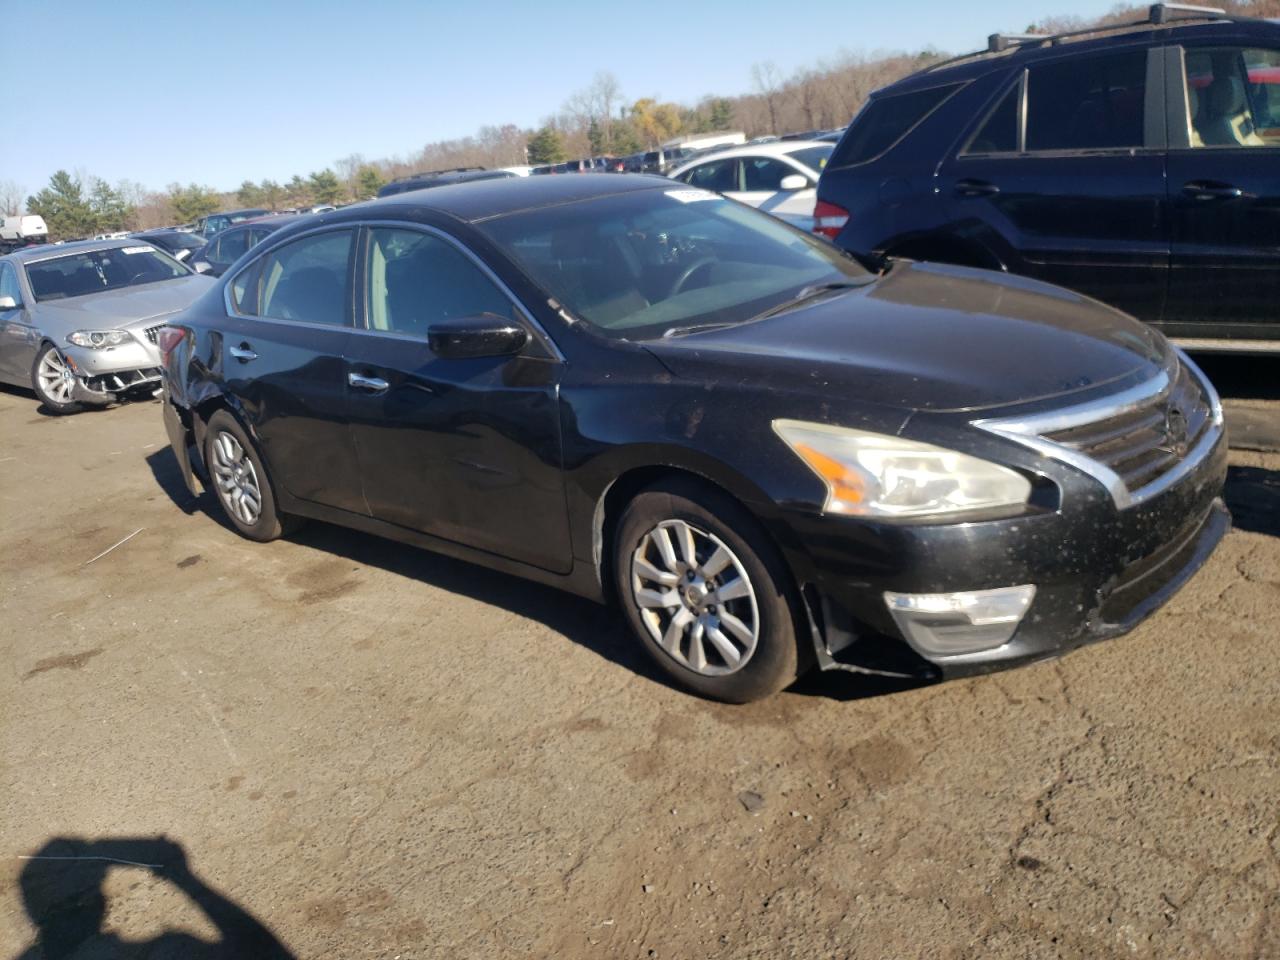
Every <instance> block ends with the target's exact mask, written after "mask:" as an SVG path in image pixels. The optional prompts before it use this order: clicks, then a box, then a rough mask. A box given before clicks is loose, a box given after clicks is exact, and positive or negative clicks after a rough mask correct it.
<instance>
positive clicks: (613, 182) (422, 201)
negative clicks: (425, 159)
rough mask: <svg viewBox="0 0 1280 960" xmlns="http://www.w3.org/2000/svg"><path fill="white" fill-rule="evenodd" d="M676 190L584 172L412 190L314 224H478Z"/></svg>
mask: <svg viewBox="0 0 1280 960" xmlns="http://www.w3.org/2000/svg"><path fill="white" fill-rule="evenodd" d="M658 189H666V190H671V189H673V184H672V182H671V181H670V180H668V179H667V178H666V177H659V176H652V175H649V174H628V173H584V174H580V175H578V176H573V177H503V178H501V179H499V180H473V181H471V182H469V183H452V184H447V185H444V186H439V187H433V188H432V189H430V190H412V191H409V192H406V193H397V194H392V195H391V196H389V197H381V198H379V199H377V200H368V201H365V202H364V203H353V204H351V205H350V206H347V207H343V208H341V209H340V210H335V211H333V212H332V213H321V214H314V215H313V216H312V217H310V218H308V219H314V221H315V222H316V223H322V222H323V223H341V222H345V221H347V220H368V219H376V218H379V217H386V218H388V219H399V218H403V219H407V220H416V219H419V218H421V217H423V216H427V215H430V214H432V213H438V214H444V215H446V216H449V217H453V218H454V219H457V220H462V221H465V222H468V223H476V222H478V221H481V220H490V219H493V218H494V217H501V216H505V215H507V214H511V213H518V212H523V211H526V210H537V209H540V208H543V207H553V206H558V205H560V204H565V203H576V202H578V201H581V200H592V199H595V198H597V197H608V196H615V195H619V194H626V193H635V192H638V191H641V190H658Z"/></svg>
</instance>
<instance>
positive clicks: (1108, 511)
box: [791, 435, 1231, 679]
mask: <svg viewBox="0 0 1280 960" xmlns="http://www.w3.org/2000/svg"><path fill="white" fill-rule="evenodd" d="M1226 467H1227V443H1226V438H1225V435H1223V436H1222V437H1220V438H1219V440H1218V442H1217V443H1216V445H1215V446H1214V447H1213V449H1212V450H1211V451H1210V452H1209V454H1208V455H1207V456H1205V458H1204V459H1203V460H1202V461H1201V462H1200V463H1199V464H1197V465H1196V467H1195V468H1194V469H1193V470H1192V471H1191V472H1190V473H1189V474H1188V475H1187V476H1185V477H1184V478H1182V480H1181V482H1179V483H1178V484H1176V485H1175V486H1173V487H1171V488H1169V489H1168V490H1166V491H1164V492H1163V493H1162V494H1160V495H1159V496H1157V497H1154V498H1152V499H1151V500H1149V501H1146V502H1144V503H1142V504H1140V505H1137V506H1134V507H1130V508H1128V509H1123V510H1120V509H1117V508H1116V507H1115V505H1114V504H1113V503H1111V502H1110V499H1109V497H1107V496H1105V495H1104V494H1103V493H1102V492H1101V491H1100V490H1099V491H1098V492H1097V495H1095V496H1093V497H1090V498H1086V500H1085V502H1080V498H1079V497H1075V498H1073V500H1072V502H1074V503H1076V508H1074V509H1070V510H1062V511H1055V512H1051V513H1045V514H1041V515H1036V516H1025V517H1019V518H1015V519H1010V520H998V521H988V522H975V523H960V524H939V525H905V524H900V525H893V524H884V523H880V524H876V523H855V522H852V521H843V520H839V519H835V518H831V517H821V518H818V517H813V516H808V515H806V516H804V517H802V518H792V523H791V526H792V531H793V532H794V533H795V534H796V539H797V540H798V542H800V543H804V544H805V545H806V549H805V554H806V556H805V558H804V559H803V561H801V562H800V565H799V566H800V567H801V568H805V567H807V569H797V574H798V579H800V581H801V583H802V584H804V585H805V600H806V605H807V607H808V609H809V613H810V616H811V617H812V618H813V621H814V623H813V626H814V628H815V632H816V634H817V640H816V643H817V646H818V660H819V664H820V666H822V667H824V668H826V669H832V668H846V669H853V670H860V671H869V672H873V673H887V674H891V675H899V676H911V677H921V678H929V679H940V678H948V677H955V676H963V675H968V674H974V673H984V672H988V671H991V670H996V669H1001V668H1004V667H1008V666H1014V665H1017V664H1021V663H1028V662H1032V661H1035V660H1041V659H1046V658H1049V657H1055V656H1059V655H1061V654H1063V653H1066V652H1068V651H1070V650H1072V649H1075V648H1076V647H1080V646H1083V645H1085V644H1088V643H1093V642H1096V641H1099V640H1104V639H1107V638H1109V637H1115V636H1118V635H1120V634H1123V633H1126V632H1128V631H1129V630H1132V629H1133V628H1134V627H1135V626H1137V624H1138V623H1140V622H1141V621H1142V620H1143V619H1144V618H1145V617H1147V616H1149V615H1150V614H1151V613H1152V612H1153V611H1155V610H1156V609H1157V608H1158V607H1159V606H1161V605H1162V604H1163V603H1164V602H1166V601H1167V600H1168V599H1169V598H1170V597H1172V596H1173V595H1174V594H1175V593H1176V592H1177V591H1178V590H1179V589H1180V588H1181V587H1182V585H1183V584H1184V583H1186V581H1187V580H1189V579H1190V578H1191V576H1192V575H1193V574H1194V573H1195V572H1196V570H1198V569H1199V568H1200V567H1201V566H1202V565H1203V564H1204V562H1205V561H1206V560H1207V559H1208V557H1209V555H1210V554H1211V553H1212V552H1213V549H1214V547H1216V546H1217V544H1218V542H1219V541H1220V540H1221V539H1222V538H1223V536H1225V535H1226V532H1227V531H1228V530H1229V529H1230V523H1231V521H1230V515H1229V514H1228V512H1227V509H1226V507H1225V506H1224V505H1223V502H1222V500H1221V498H1220V494H1221V490H1222V486H1223V483H1224V482H1225V479H1226ZM793 566H795V565H794V564H793ZM1019 584H1034V585H1035V588H1036V589H1035V596H1034V599H1033V600H1032V601H1031V604H1030V606H1029V607H1028V609H1027V610H1026V613H1025V615H1024V616H1023V617H1022V620H1021V622H1020V623H1019V625H1018V627H1017V629H1016V630H1015V631H1014V633H1013V634H1012V636H1011V637H1010V638H1009V640H1008V642H1006V643H1004V644H1003V645H1002V646H999V647H996V648H994V649H988V650H982V651H979V652H975V653H963V654H955V655H949V656H938V655H931V654H930V653H928V652H927V651H925V650H922V649H920V648H918V647H915V646H913V644H912V643H911V641H910V640H909V639H908V637H907V636H906V635H905V634H904V632H903V630H902V629H901V628H900V626H899V624H898V623H897V622H895V620H894V618H893V616H892V614H891V613H890V611H889V608H888V606H887V605H886V603H885V599H884V596H885V593H886V592H890V593H898V594H931V593H948V592H953V591H981V590H993V589H998V588H1005V587H1011V586H1015V585H1019Z"/></svg>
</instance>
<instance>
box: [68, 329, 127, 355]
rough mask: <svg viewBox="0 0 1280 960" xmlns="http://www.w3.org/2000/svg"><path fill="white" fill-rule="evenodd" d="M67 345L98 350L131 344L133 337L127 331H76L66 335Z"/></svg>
mask: <svg viewBox="0 0 1280 960" xmlns="http://www.w3.org/2000/svg"><path fill="white" fill-rule="evenodd" d="M67 343H73V344H75V345H76V346H77V347H88V348H90V349H91V350H100V349H102V348H104V347H118V346H120V344H122V343H133V335H132V334H131V333H129V331H128V330H77V331H76V332H75V333H69V334H67Z"/></svg>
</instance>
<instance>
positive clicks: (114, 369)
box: [61, 342, 160, 405]
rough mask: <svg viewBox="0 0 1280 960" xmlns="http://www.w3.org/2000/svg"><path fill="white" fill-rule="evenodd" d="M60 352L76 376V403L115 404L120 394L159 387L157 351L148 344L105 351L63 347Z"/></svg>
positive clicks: (73, 394)
mask: <svg viewBox="0 0 1280 960" xmlns="http://www.w3.org/2000/svg"><path fill="white" fill-rule="evenodd" d="M61 349H62V354H63V356H65V357H66V358H67V360H68V361H69V362H70V364H71V367H72V369H73V370H74V371H75V374H76V382H75V385H74V386H73V387H72V398H73V399H74V400H75V401H76V402H77V403H85V404H96V405H102V404H108V403H114V402H115V401H116V400H117V399H118V398H119V397H120V396H121V395H123V394H128V393H134V392H142V391H144V390H155V389H156V388H157V387H159V386H160V351H159V349H158V348H157V347H155V346H153V345H151V344H150V343H141V342H135V343H126V344H123V345H121V346H118V347H109V348H107V349H105V350H91V349H89V348H87V347H76V346H71V345H70V344H64V345H63V346H62V348H61Z"/></svg>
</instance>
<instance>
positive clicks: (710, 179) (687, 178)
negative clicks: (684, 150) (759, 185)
mask: <svg viewBox="0 0 1280 960" xmlns="http://www.w3.org/2000/svg"><path fill="white" fill-rule="evenodd" d="M737 173H738V161H737V160H713V161H711V162H710V163H704V164H701V165H700V166H697V167H694V168H693V169H692V170H690V171H689V172H688V173H686V174H685V175H684V176H683V177H681V178H680V179H681V180H683V181H684V182H685V183H688V184H691V185H692V186H695V187H702V189H704V190H714V191H715V192H716V193H724V192H726V191H728V190H737V189H738V183H737V179H738V177H737Z"/></svg>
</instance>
